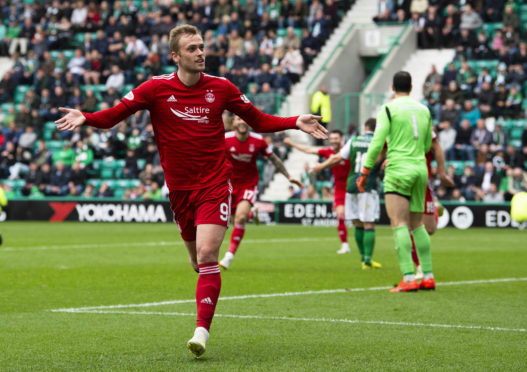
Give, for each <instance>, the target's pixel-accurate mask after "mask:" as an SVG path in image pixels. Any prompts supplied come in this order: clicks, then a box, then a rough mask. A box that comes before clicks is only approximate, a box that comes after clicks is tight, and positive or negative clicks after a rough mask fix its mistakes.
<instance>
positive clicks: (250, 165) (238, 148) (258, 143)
mask: <svg viewBox="0 0 527 372" xmlns="http://www.w3.org/2000/svg"><path fill="white" fill-rule="evenodd" d="M272 153H273V151H272V150H271V148H270V147H269V146H268V145H267V142H265V140H264V139H263V137H262V136H261V135H260V134H257V133H249V137H247V139H246V140H245V141H244V142H242V141H240V140H239V139H238V138H237V137H236V132H234V131H232V132H227V133H225V154H226V155H227V159H228V160H229V161H230V163H231V164H232V166H233V168H234V169H233V173H232V177H231V182H232V184H233V186H234V188H236V186H237V185H249V186H255V185H258V180H259V179H260V175H259V174H258V166H257V165H256V159H257V158H258V154H262V155H264V156H269V155H271V154H272Z"/></svg>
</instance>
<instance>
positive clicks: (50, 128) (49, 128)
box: [42, 121, 57, 141]
mask: <svg viewBox="0 0 527 372" xmlns="http://www.w3.org/2000/svg"><path fill="white" fill-rule="evenodd" d="M56 128H57V125H56V124H55V123H54V122H52V121H48V122H45V123H44V128H43V130H42V137H43V138H44V140H46V141H48V140H51V139H53V134H54V133H55V132H56V130H57V129H56Z"/></svg>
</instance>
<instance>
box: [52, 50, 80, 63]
mask: <svg viewBox="0 0 527 372" xmlns="http://www.w3.org/2000/svg"><path fill="white" fill-rule="evenodd" d="M49 53H50V55H51V58H53V59H54V60H55V61H56V60H58V59H59V54H60V53H62V54H63V55H64V59H65V60H66V61H69V60H70V59H72V58H73V56H74V55H75V50H73V49H65V50H52V51H50V52H49Z"/></svg>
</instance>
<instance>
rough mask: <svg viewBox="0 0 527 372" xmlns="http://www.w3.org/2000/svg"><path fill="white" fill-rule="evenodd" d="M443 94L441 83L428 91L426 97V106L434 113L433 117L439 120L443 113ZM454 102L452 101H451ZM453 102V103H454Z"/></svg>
mask: <svg viewBox="0 0 527 372" xmlns="http://www.w3.org/2000/svg"><path fill="white" fill-rule="evenodd" d="M442 93H443V87H442V86H441V83H440V82H438V83H435V84H434V87H433V88H432V89H431V90H430V91H428V92H427V93H426V95H425V97H426V104H427V106H428V108H429V109H430V112H431V113H432V116H433V117H435V118H438V117H439V116H440V113H441V95H442ZM450 101H452V100H450ZM452 102H453V101H452Z"/></svg>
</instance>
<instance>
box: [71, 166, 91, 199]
mask: <svg viewBox="0 0 527 372" xmlns="http://www.w3.org/2000/svg"><path fill="white" fill-rule="evenodd" d="M86 178H87V175H86V171H85V170H84V169H83V168H82V167H81V163H79V162H78V161H76V162H75V163H73V166H72V167H71V172H70V177H69V182H68V188H69V194H70V195H74V196H76V195H80V194H82V191H83V190H84V187H85V186H86Z"/></svg>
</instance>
